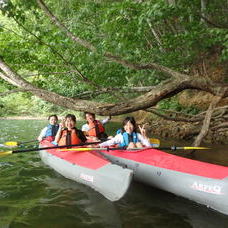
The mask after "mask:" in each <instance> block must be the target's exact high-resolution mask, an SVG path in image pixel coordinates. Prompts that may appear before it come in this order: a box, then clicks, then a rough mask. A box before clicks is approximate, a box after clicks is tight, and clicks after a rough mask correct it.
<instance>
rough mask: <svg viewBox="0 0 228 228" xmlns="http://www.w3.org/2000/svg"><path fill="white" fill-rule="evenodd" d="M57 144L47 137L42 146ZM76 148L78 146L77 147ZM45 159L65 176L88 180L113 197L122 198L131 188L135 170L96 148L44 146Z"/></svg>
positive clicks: (98, 190) (42, 153) (42, 154)
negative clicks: (65, 149)
mask: <svg viewBox="0 0 228 228" xmlns="http://www.w3.org/2000/svg"><path fill="white" fill-rule="evenodd" d="M50 146H53V145H52V144H51V143H50V142H47V141H43V142H41V143H40V147H50ZM75 149H76V148H75ZM39 153H40V157H41V159H42V161H43V162H44V163H45V164H46V165H48V166H50V167H51V168H53V169H54V170H55V171H56V172H58V173H60V174H61V175H63V176H64V177H66V178H68V179H71V180H74V181H76V182H79V183H82V184H85V185H87V186H89V187H91V188H93V189H94V190H96V191H97V192H99V193H101V194H102V195H103V196H105V197H106V198H107V199H109V200H111V201H116V200H119V199H120V198H121V197H123V196H124V194H125V193H126V192H127V190H128V187H129V185H130V183H131V180H132V174H133V172H132V170H130V169H124V168H122V167H120V166H118V165H115V164H111V163H110V161H108V160H107V159H105V158H104V157H103V156H101V155H100V154H95V153H93V152H78V151H65V152H64V151H60V150H59V149H58V148H56V149H48V150H40V151H39Z"/></svg>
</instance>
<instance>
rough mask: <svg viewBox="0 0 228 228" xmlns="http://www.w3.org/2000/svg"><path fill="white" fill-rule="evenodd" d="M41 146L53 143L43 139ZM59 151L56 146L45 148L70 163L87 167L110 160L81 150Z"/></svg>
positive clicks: (103, 164)
mask: <svg viewBox="0 0 228 228" xmlns="http://www.w3.org/2000/svg"><path fill="white" fill-rule="evenodd" d="M41 145H42V146H43V147H51V146H53V147H54V145H53V144H51V143H50V142H48V141H44V142H42V143H41ZM76 148H77V147H75V151H60V150H59V149H58V148H56V149H50V150H46V151H47V152H48V153H50V154H53V155H55V156H56V157H59V158H61V159H63V160H65V161H68V162H69V163H71V164H76V165H79V166H82V167H86V168H89V169H94V170H95V169H99V168H101V167H103V166H105V165H107V164H109V163H110V162H109V161H107V160H106V159H105V158H102V157H100V156H99V155H95V154H93V153H91V152H81V151H76Z"/></svg>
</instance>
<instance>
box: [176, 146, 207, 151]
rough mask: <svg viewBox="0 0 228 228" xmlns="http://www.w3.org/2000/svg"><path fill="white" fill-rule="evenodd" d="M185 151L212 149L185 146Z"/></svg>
mask: <svg viewBox="0 0 228 228" xmlns="http://www.w3.org/2000/svg"><path fill="white" fill-rule="evenodd" d="M177 148H178V147H177ZM183 149H184V150H209V149H211V148H208V147H197V146H184V147H183Z"/></svg>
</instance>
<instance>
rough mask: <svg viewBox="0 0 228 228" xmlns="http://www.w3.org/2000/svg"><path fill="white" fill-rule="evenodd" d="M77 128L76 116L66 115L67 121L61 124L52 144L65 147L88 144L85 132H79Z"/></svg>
mask: <svg viewBox="0 0 228 228" xmlns="http://www.w3.org/2000/svg"><path fill="white" fill-rule="evenodd" d="M75 126H76V117H75V115H72V114H68V115H66V117H65V119H63V121H62V122H61V123H60V127H59V130H58V132H57V134H56V137H55V141H54V142H52V143H53V144H55V145H59V146H65V145H72V144H81V143H84V142H86V140H87V139H86V137H85V135H84V134H83V132H82V131H81V130H78V129H77V128H76V127H75Z"/></svg>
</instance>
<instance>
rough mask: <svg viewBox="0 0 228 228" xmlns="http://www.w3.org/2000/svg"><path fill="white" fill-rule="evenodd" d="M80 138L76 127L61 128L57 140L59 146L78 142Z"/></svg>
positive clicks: (80, 141)
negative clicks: (69, 128) (70, 128)
mask: <svg viewBox="0 0 228 228" xmlns="http://www.w3.org/2000/svg"><path fill="white" fill-rule="evenodd" d="M80 143H82V140H81V139H80V138H79V137H78V134H77V129H75V128H74V129H72V130H71V131H69V130H67V129H66V130H63V131H62V135H61V137H60V140H59V142H58V145H59V146H65V145H71V144H80Z"/></svg>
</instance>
